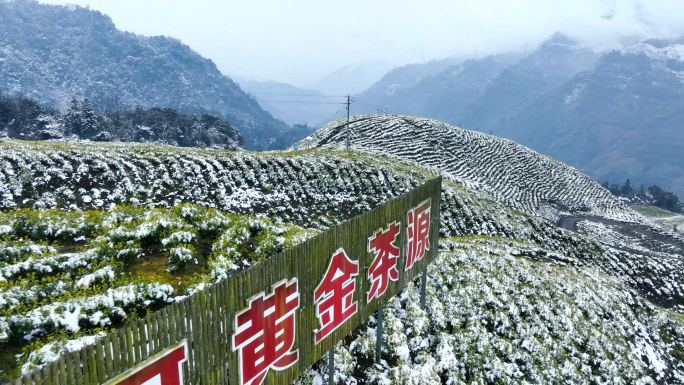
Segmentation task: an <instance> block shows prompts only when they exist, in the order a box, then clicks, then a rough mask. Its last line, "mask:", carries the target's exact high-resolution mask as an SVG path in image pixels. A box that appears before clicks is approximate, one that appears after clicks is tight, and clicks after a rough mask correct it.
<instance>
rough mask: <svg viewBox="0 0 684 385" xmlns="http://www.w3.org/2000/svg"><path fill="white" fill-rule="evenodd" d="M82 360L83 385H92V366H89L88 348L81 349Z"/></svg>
mask: <svg viewBox="0 0 684 385" xmlns="http://www.w3.org/2000/svg"><path fill="white" fill-rule="evenodd" d="M80 359H81V369H82V372H83V375H82V376H81V383H82V384H83V385H91V382H90V366H89V365H88V352H87V349H86V348H83V349H81V355H80ZM93 385H94V384H93Z"/></svg>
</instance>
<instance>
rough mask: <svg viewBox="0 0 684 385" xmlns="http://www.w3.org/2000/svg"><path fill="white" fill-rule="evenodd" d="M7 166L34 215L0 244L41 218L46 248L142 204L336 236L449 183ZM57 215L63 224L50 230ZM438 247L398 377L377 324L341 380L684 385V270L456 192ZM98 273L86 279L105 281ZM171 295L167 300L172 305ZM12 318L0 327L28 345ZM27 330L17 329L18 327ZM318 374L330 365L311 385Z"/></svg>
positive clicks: (185, 169)
mask: <svg viewBox="0 0 684 385" xmlns="http://www.w3.org/2000/svg"><path fill="white" fill-rule="evenodd" d="M391 119H396V118H391ZM471 147H472V148H476V147H475V146H471ZM0 163H1V166H0V194H2V199H1V200H0V202H1V203H2V205H3V206H4V207H5V208H6V209H7V208H10V207H16V208H25V211H21V212H19V211H18V212H13V211H10V212H9V213H10V214H9V215H5V216H4V217H3V220H8V221H9V222H7V223H0V230H1V231H2V232H3V233H5V234H6V235H7V236H18V235H19V234H21V232H17V230H16V229H22V228H25V224H23V222H21V223H16V222H12V219H11V218H12V215H34V214H31V211H28V209H29V208H31V209H33V210H38V211H34V212H35V213H36V215H38V216H37V217H35V218H43V219H42V220H36V224H37V225H39V226H37V227H36V229H37V230H40V231H43V233H41V232H40V231H37V232H35V234H39V235H40V234H44V233H45V231H46V230H49V231H52V232H53V234H56V233H55V232H57V233H61V234H63V235H62V236H63V237H66V238H68V237H72V238H74V240H75V239H76V238H79V239H81V238H80V237H81V236H82V235H81V234H82V232H83V231H85V230H86V229H87V228H88V226H85V227H84V224H87V223H85V222H84V223H83V224H81V223H80V222H79V220H78V217H79V215H80V214H78V211H74V214H70V215H65V214H63V211H62V210H55V211H50V210H45V209H49V208H60V209H64V208H71V209H102V210H101V211H102V213H103V215H104V216H105V217H112V213H113V212H115V211H112V210H118V209H106V208H110V207H114V206H117V207H123V206H122V205H125V204H128V205H135V206H138V207H139V208H138V209H139V210H141V214H139V216H138V218H141V219H137V220H140V221H141V222H140V224H139V226H143V227H144V226H145V223H144V218H146V217H149V216H150V214H146V212H147V211H149V210H150V207H160V208H163V207H172V206H175V205H178V204H184V203H192V204H197V205H199V206H203V207H215V208H218V209H219V210H225V211H227V212H233V213H240V214H256V215H258V216H265V217H268V218H270V219H271V220H272V221H273V223H274V224H276V225H277V224H278V223H288V224H296V225H299V226H301V227H305V228H325V227H327V226H330V225H332V224H334V223H337V222H339V221H342V220H345V219H347V218H349V217H351V216H353V215H356V214H359V213H361V212H365V211H367V210H368V209H370V208H373V207H375V206H377V205H379V204H381V203H382V202H384V201H386V200H388V199H391V198H393V197H396V196H398V195H400V194H402V193H404V192H406V191H409V190H410V189H411V188H412V187H415V186H417V185H419V184H421V183H423V182H425V181H426V180H428V179H430V178H432V177H433V176H434V172H435V171H436V170H437V169H436V167H434V166H430V165H428V166H426V167H419V166H417V165H416V164H415V163H413V162H412V161H402V160H398V159H396V158H387V157H383V156H379V155H377V154H364V153H355V154H354V155H353V156H349V155H347V154H346V153H341V152H335V151H329V150H313V151H300V152H297V153H294V152H286V153H246V152H226V151H216V150H200V149H180V148H173V147H161V146H138V145H132V144H107V145H103V144H97V145H94V144H93V145H84V144H78V145H77V144H64V143H49V142H42V143H35V142H34V143H29V142H20V141H5V142H3V143H2V144H0ZM518 167H519V168H524V167H527V168H532V166H529V165H525V166H524V167H523V165H522V164H518ZM475 171H477V170H475ZM447 176H449V174H447ZM473 185H475V184H473ZM173 210H176V209H173ZM12 213H15V214H12ZM60 215H61V216H64V217H65V219H67V220H66V221H65V220H61V221H54V220H52V219H50V218H54V217H57V216H60ZM213 215H216V214H213ZM81 216H83V215H81ZM85 217H86V218H87V217H88V216H85ZM152 218H154V215H152ZM118 220H122V218H119V219H118ZM156 220H157V219H155V221H156ZM194 220H199V221H200V223H201V222H202V221H205V220H210V218H204V219H203V218H196V219H193V221H194ZM86 222H87V221H86ZM153 223H154V222H152V221H151V222H150V224H153ZM169 223H172V222H169ZM40 226H43V227H42V230H41V228H40ZM183 226H187V225H183ZM183 232H189V233H192V232H193V230H192V229H191V228H188V229H183ZM29 234H33V233H32V232H29ZM31 236H32V235H31ZM179 236H180V235H179ZM441 236H442V237H443V238H447V237H452V238H450V239H443V240H442V241H441V246H442V248H443V252H442V253H441V258H440V259H439V260H438V261H437V262H436V263H435V264H433V266H432V267H431V269H430V280H429V282H430V284H429V287H428V289H429V295H428V309H427V310H426V312H423V311H421V310H420V309H418V305H417V298H418V297H417V296H416V295H415V294H416V292H415V288H409V289H407V290H406V291H405V292H404V293H403V294H402V295H401V296H400V297H398V298H395V299H394V300H393V301H392V303H391V304H390V305H388V307H387V311H386V313H385V314H386V316H385V317H386V318H385V322H386V323H385V325H386V327H387V328H386V333H387V335H386V341H387V345H386V351H385V356H384V357H385V360H386V362H385V363H383V365H381V366H380V367H375V366H372V365H371V364H370V360H369V357H371V356H372V351H373V350H374V342H373V341H374V335H373V333H374V327H375V325H374V321H373V320H371V321H369V322H368V323H367V325H366V327H363V328H361V329H359V330H358V332H357V333H355V334H354V335H353V336H352V337H350V338H348V339H347V340H346V342H344V343H343V344H341V345H340V346H339V347H338V357H340V359H338V360H337V363H338V365H340V367H339V368H338V369H337V370H338V373H339V374H340V375H344V376H346V378H347V379H348V380H349V381H351V378H352V377H353V378H355V379H357V381H363V382H381V380H382V379H383V378H385V379H387V381H390V382H391V383H415V384H417V383H445V382H449V383H468V382H470V381H474V380H476V379H485V378H486V379H488V380H489V381H493V380H494V379H497V380H501V381H510V382H521V381H528V382H553V381H556V382H569V381H576V382H583V381H587V382H592V381H594V382H602V383H606V382H610V381H617V379H618V378H621V379H623V380H625V381H627V382H634V381H636V379H641V382H642V383H656V382H660V383H662V382H667V383H678V382H681V378H682V377H681V376H682V374H681V373H680V372H681V370H682V362H681V358H679V355H678V354H679V353H678V352H680V351H682V350H683V349H684V322H683V321H682V317H681V315H678V314H675V313H672V312H670V311H667V310H664V309H663V308H662V307H660V306H664V307H667V308H670V309H672V310H676V311H680V310H681V309H682V305H684V286H683V285H684V281H683V280H684V278H682V274H681V272H682V269H683V268H684V264H683V263H682V261H681V258H680V257H677V256H676V255H671V254H668V253H666V252H659V253H654V252H651V251H650V250H646V251H645V252H643V253H641V254H640V253H631V254H630V253H626V252H623V251H620V250H617V249H614V248H610V247H606V246H603V245H601V244H599V243H597V242H595V241H593V240H591V239H589V238H587V237H585V236H582V235H578V234H574V233H570V232H568V231H565V230H562V229H559V228H557V227H556V226H554V225H553V224H551V223H549V222H548V221H545V220H542V219H540V218H538V217H535V216H532V215H528V214H525V213H522V212H520V211H517V210H514V209H511V208H509V207H508V206H506V205H505V204H503V203H501V202H498V201H496V200H495V199H492V198H491V197H489V196H488V195H487V194H482V193H480V192H477V191H475V190H473V189H472V188H469V187H467V186H464V185H461V184H457V183H454V182H450V181H446V182H445V185H444V187H443V202H442V218H441ZM169 238H172V236H169ZM228 238H230V237H228ZM228 238H226V241H229V239H228ZM23 242H26V240H24V241H23ZM162 242H163V240H162ZM134 243H135V241H134ZM3 255H6V256H10V259H9V260H7V261H4V260H3V261H2V267H3V268H4V267H6V269H4V270H3V272H4V271H5V270H6V271H8V272H14V271H18V270H17V269H18V268H19V266H20V265H21V266H25V267H21V268H28V269H35V268H40V267H41V266H43V263H49V262H50V261H47V260H41V257H40V256H38V255H33V256H32V257H31V258H34V260H33V262H28V263H27V262H26V261H27V260H26V258H27V256H20V258H23V259H21V260H19V261H15V260H13V259H12V258H14V257H12V255H13V254H11V253H5V254H3ZM266 257H267V256H266ZM46 258H53V259H54V255H48V256H47V257H46ZM88 268H90V267H88ZM91 270H93V269H91ZM91 270H87V271H85V272H87V273H88V274H95V275H96V274H100V273H102V274H106V273H107V272H105V271H95V270H93V271H91ZM12 274H14V273H10V275H8V276H7V277H8V279H9V280H11V279H13V277H14V275H12ZM84 277H85V276H84ZM93 277H95V276H93ZM76 278H78V277H72V278H71V279H72V280H73V281H74V282H75V280H76ZM78 281H80V278H79V279H78ZM8 282H9V281H8ZM72 284H73V283H72ZM76 285H78V283H77V282H76ZM5 290H7V286H2V285H0V298H5V297H6V296H7V295H9V294H12V295H15V296H16V295H19V296H21V295H23V294H21V293H20V292H16V290H12V289H11V288H10V289H9V291H7V292H6V291H5ZM24 291H26V290H22V291H21V292H24ZM10 292H11V293H10ZM15 292H16V293H15ZM173 295H175V294H174V293H172V292H171V291H169V293H168V298H172V296H173ZM165 298H167V297H165ZM0 302H2V301H0ZM654 303H655V304H658V305H660V306H658V305H655V304H654ZM1 310H2V309H0V311H1ZM96 310H97V309H94V308H93V309H90V310H87V309H83V310H82V311H83V312H84V314H87V315H84V317H85V316H87V317H89V318H88V319H91V320H95V321H97V322H105V325H106V322H107V321H106V320H104V319H100V318H97V317H95V318H92V317H93V315H94V314H92V315H91V314H90V313H86V312H87V311H90V312H91V313H92V312H93V311H96ZM79 311H80V310H79ZM4 314H5V313H2V312H0V327H2V328H5V329H6V331H5V332H8V333H9V332H11V333H17V332H18V331H13V329H12V326H11V325H14V324H10V323H8V322H7V321H6V320H4V319H3V317H4V316H5V315H4ZM17 317H19V318H16V317H15V318H13V319H12V320H13V321H12V322H15V321H16V320H21V319H22V318H21V315H17ZM3 322H4V323H3ZM84 325H86V323H84ZM90 327H92V326H90ZM5 329H3V330H5ZM84 330H94V329H87V328H86V327H85V326H84ZM19 332H20V331H19ZM2 333H3V332H2V331H0V335H1V334H2ZM81 336H82V334H81V335H78V336H73V335H72V334H70V332H69V331H68V330H65V334H63V335H62V337H61V338H63V339H64V340H61V342H59V343H55V344H53V345H50V347H49V348H45V349H43V350H44V351H42V352H41V351H39V350H32V351H31V352H33V353H34V355H33V356H31V357H32V358H31V357H29V356H24V358H23V359H30V360H32V361H30V362H32V364H35V365H40V364H41V363H42V362H45V361H46V360H54V359H56V357H58V356H59V354H63V352H64V350H65V349H66V347H65V346H66V345H65V344H66V342H65V341H66V340H67V339H70V338H72V339H73V341H76V342H74V344H78V343H82V342H79V341H81V340H79V338H82V337H81ZM1 344H2V342H1V341H0V350H2V345H1ZM50 349H54V351H53V350H50ZM60 349H61V350H60ZM26 354H28V353H26ZM615 357H621V359H620V360H618V362H616V360H615ZM322 373H325V367H324V365H323V363H319V364H318V365H316V366H315V367H314V368H313V370H312V371H311V372H310V373H308V374H307V375H305V376H304V377H303V378H302V381H303V382H305V383H306V381H310V380H312V379H314V378H315V377H321V374H322ZM341 378H342V377H341Z"/></svg>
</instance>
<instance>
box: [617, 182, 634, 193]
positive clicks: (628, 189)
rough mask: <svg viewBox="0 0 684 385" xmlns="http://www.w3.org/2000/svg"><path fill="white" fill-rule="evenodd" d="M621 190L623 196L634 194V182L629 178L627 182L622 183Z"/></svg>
mask: <svg viewBox="0 0 684 385" xmlns="http://www.w3.org/2000/svg"><path fill="white" fill-rule="evenodd" d="M620 190H621V191H620V193H621V194H622V195H623V196H629V195H633V194H634V186H633V185H632V182H630V181H629V179H627V181H625V184H623V185H622V188H621V189H620Z"/></svg>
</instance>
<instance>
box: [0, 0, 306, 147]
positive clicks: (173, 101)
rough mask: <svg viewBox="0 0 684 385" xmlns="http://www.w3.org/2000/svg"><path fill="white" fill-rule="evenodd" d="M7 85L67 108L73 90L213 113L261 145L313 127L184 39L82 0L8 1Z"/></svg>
mask: <svg viewBox="0 0 684 385" xmlns="http://www.w3.org/2000/svg"><path fill="white" fill-rule="evenodd" d="M0 92H2V93H4V94H7V95H9V96H24V97H28V98H31V99H33V100H35V101H37V102H38V103H40V104H41V105H43V106H47V107H54V108H57V109H59V110H61V111H65V110H66V109H67V108H69V106H70V103H71V99H72V98H73V97H76V98H78V99H83V98H85V97H87V98H89V99H90V100H94V99H95V98H96V97H97V96H98V95H104V96H105V97H110V98H111V97H118V99H119V101H120V102H121V104H122V106H123V107H124V108H126V109H134V108H135V107H136V106H137V105H140V106H141V107H142V108H144V109H148V108H152V107H159V108H173V109H176V110H178V111H180V112H182V113H186V114H190V115H196V116H201V115H202V114H204V113H210V114H213V115H216V116H220V117H221V118H223V119H225V120H227V121H229V122H230V123H231V124H232V125H233V126H234V127H235V128H237V129H238V130H239V131H240V132H241V133H242V135H243V136H244V138H245V141H246V143H247V147H248V148H250V149H255V150H258V149H275V148H283V147H285V146H286V145H289V144H291V143H292V142H293V141H295V140H296V139H297V138H301V137H304V136H306V135H307V134H308V132H306V130H302V129H296V128H294V129H293V128H288V127H287V126H286V125H285V123H283V122H281V121H278V120H276V119H274V118H273V117H272V116H271V114H269V113H268V112H266V111H264V110H263V109H262V108H261V107H260V106H259V104H258V103H257V102H256V100H255V99H253V98H252V97H250V96H249V95H247V94H246V93H245V92H243V91H242V90H241V89H240V87H239V86H238V85H237V84H235V83H234V82H233V81H232V80H231V79H230V78H229V77H227V76H225V75H223V74H221V72H219V70H218V69H217V68H216V65H215V64H214V63H213V62H212V61H211V60H209V59H205V58H203V57H202V56H200V55H198V54H197V53H196V52H195V51H193V50H192V49H191V48H190V47H188V46H187V45H184V44H182V43H181V42H180V41H179V40H177V39H174V38H171V37H165V36H154V37H146V36H139V35H135V34H132V33H128V32H123V31H120V30H118V29H116V26H115V25H114V23H113V22H112V20H111V19H110V18H109V17H108V16H107V15H103V14H102V13H100V12H98V11H94V10H90V9H87V8H82V7H78V6H67V7H64V6H54V5H44V4H40V3H38V2H37V1H34V0H17V1H9V2H6V1H3V2H0Z"/></svg>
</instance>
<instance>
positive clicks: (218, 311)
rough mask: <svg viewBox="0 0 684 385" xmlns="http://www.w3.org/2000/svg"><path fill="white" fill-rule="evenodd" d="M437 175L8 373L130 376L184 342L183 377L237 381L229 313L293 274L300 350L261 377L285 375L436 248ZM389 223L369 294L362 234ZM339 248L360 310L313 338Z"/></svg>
mask: <svg viewBox="0 0 684 385" xmlns="http://www.w3.org/2000/svg"><path fill="white" fill-rule="evenodd" d="M441 183H442V180H441V177H440V178H437V179H434V180H432V181H430V182H428V183H426V184H424V185H423V186H420V187H418V188H416V189H414V190H413V191H411V192H409V193H407V194H405V195H403V196H401V197H398V198H396V199H394V200H392V201H390V202H387V203H386V204H384V205H382V206H380V207H377V208H376V209H374V210H372V211H370V212H368V213H365V214H363V215H360V216H358V217H356V218H353V219H351V220H348V221H346V222H344V223H342V224H340V225H339V226H336V227H334V228H332V229H330V230H328V231H326V232H324V233H321V234H319V235H318V236H316V237H314V238H311V239H309V240H307V241H306V242H303V243H302V244H299V245H297V246H295V247H293V248H291V249H288V250H285V251H284V252H282V253H280V254H278V255H277V256H275V257H273V258H271V259H268V260H266V261H263V262H261V263H259V264H257V265H254V266H253V267H251V268H250V269H248V270H244V271H241V272H239V273H238V274H236V275H234V276H231V277H229V278H228V279H225V280H223V281H221V282H218V283H216V284H215V285H213V286H211V287H209V288H207V289H206V290H204V291H201V292H198V293H196V294H195V295H193V296H190V297H188V298H186V299H184V300H182V301H180V302H176V303H172V304H170V305H168V306H166V307H165V308H164V309H162V310H160V311H157V312H155V313H153V314H151V315H149V316H148V317H146V318H144V319H143V320H141V321H139V322H138V323H137V324H135V325H131V326H126V327H124V328H122V329H119V330H117V331H115V332H113V333H111V334H109V335H107V336H106V337H104V338H103V339H101V340H99V341H98V342H97V343H96V344H94V345H90V346H86V347H84V348H83V349H81V350H80V351H77V352H73V353H70V354H67V355H65V356H63V357H62V358H60V359H59V360H58V361H55V362H52V363H51V364H48V365H46V366H44V367H43V368H41V369H38V370H36V371H34V372H32V373H29V374H26V375H23V376H21V377H20V378H17V379H15V380H13V381H12V382H11V383H12V384H14V385H24V384H35V385H58V384H60V385H61V384H83V385H95V384H105V383H111V384H116V383H127V382H126V376H127V375H128V374H130V373H133V372H135V371H136V370H137V368H139V367H141V366H144V365H146V363H148V362H152V361H154V360H155V357H158V356H159V355H160V354H164V352H166V351H169V348H172V347H174V346H180V345H186V346H187V348H186V354H187V357H186V360H185V361H184V362H183V363H182V364H181V365H182V383H183V384H240V383H241V378H240V370H239V359H238V354H237V352H236V351H234V349H233V348H232V347H233V344H232V337H233V335H234V333H236V330H235V329H236V323H237V321H236V318H235V317H236V314H237V313H238V312H240V311H241V310H243V309H245V307H247V306H248V305H250V299H253V298H255V296H257V297H258V295H259V294H260V293H262V292H263V293H266V294H267V295H268V294H269V293H271V292H272V287H271V286H272V285H273V284H274V283H276V282H280V281H283V280H291V279H293V278H297V284H298V290H299V308H298V309H297V311H296V312H295V318H296V321H295V328H296V334H295V342H294V347H293V351H294V350H295V349H296V350H297V351H298V360H297V361H296V362H295V363H294V364H293V365H291V366H290V367H287V368H285V369H282V370H278V371H276V370H269V371H268V373H267V374H266V376H265V379H264V380H263V383H265V384H288V383H291V382H292V381H293V380H295V379H296V378H297V377H298V376H299V375H300V374H301V373H302V372H304V371H306V370H307V369H308V368H310V367H311V365H312V364H313V363H315V362H316V361H317V360H319V359H320V358H322V357H324V356H325V355H326V353H327V352H328V351H329V350H330V349H331V348H333V347H334V345H335V344H336V343H337V342H338V341H339V340H341V339H342V338H344V337H345V336H347V335H348V334H349V333H351V332H352V331H353V330H354V329H356V328H357V327H358V326H359V325H360V324H362V323H363V322H365V321H366V320H367V319H368V317H369V316H371V315H372V314H373V313H374V312H375V311H376V310H377V309H378V308H379V307H380V306H382V305H383V304H384V303H385V302H387V301H388V300H389V299H390V298H392V297H393V296H394V295H396V294H397V293H398V292H399V291H401V290H402V288H403V287H404V286H405V285H406V284H407V283H409V282H411V281H412V280H413V279H414V278H415V277H417V275H418V274H420V273H421V272H422V270H423V269H424V268H426V267H427V265H428V264H429V263H430V262H432V261H433V260H434V258H436V256H437V249H438V238H439V212H440V211H439V204H440V198H441ZM427 200H429V201H430V202H431V209H430V212H431V215H430V221H429V242H430V245H429V246H430V247H429V250H428V251H427V252H426V253H425V256H424V257H423V258H422V259H420V260H418V261H416V262H415V265H414V266H413V267H412V268H411V269H408V270H406V269H405V261H406V257H407V249H408V247H407V245H408V239H407V238H408V234H407V231H406V223H407V213H408V211H409V210H411V209H413V208H416V207H418V206H419V205H420V204H421V203H424V202H425V201H427ZM391 223H398V224H399V225H400V228H401V231H400V232H399V235H398V237H397V239H396V241H395V244H396V245H397V246H399V250H400V252H399V257H398V258H397V265H396V266H397V271H398V279H397V280H396V281H390V282H389V285H388V287H387V290H386V292H385V293H384V294H383V295H382V296H381V297H380V298H375V299H373V300H371V301H370V302H368V301H367V300H366V293H367V292H368V291H369V290H370V285H371V282H370V281H369V279H368V268H369V266H370V265H371V263H372V262H373V258H374V254H373V253H371V252H369V246H368V243H369V237H370V236H371V235H373V234H374V233H376V232H377V230H379V229H385V228H387V227H388V226H389V225H390V224H391ZM340 248H343V249H344V250H345V252H346V254H347V255H348V256H349V258H351V259H354V260H357V261H358V266H359V274H358V277H357V279H356V282H357V284H356V290H355V291H354V294H353V299H354V301H356V303H357V304H358V311H357V312H356V313H355V314H354V315H353V316H352V317H351V318H349V319H348V320H347V322H345V323H344V324H343V325H341V326H340V327H339V328H337V329H336V330H335V331H334V332H332V334H330V335H329V336H327V337H326V338H325V339H323V340H322V341H320V342H318V343H316V342H315V341H314V338H313V337H314V330H317V329H319V328H320V327H321V326H320V325H319V322H320V321H319V319H318V318H317V317H316V314H315V308H316V306H315V302H314V291H315V290H316V287H317V285H318V284H319V283H320V281H321V278H322V277H323V275H324V274H325V273H326V269H327V268H328V266H329V264H330V261H331V258H332V256H333V254H334V253H335V252H336V251H337V250H339V249H340ZM139 383H142V382H139ZM151 383H153V382H150V384H151ZM162 383H163V382H162ZM255 383H257V382H255Z"/></svg>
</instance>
